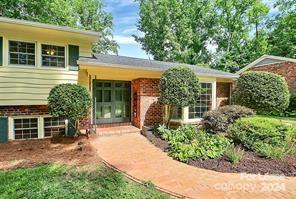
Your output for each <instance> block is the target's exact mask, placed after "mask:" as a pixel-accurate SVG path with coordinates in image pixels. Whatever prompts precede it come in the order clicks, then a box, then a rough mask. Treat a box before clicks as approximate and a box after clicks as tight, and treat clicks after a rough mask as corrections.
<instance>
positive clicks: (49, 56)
mask: <svg viewBox="0 0 296 199" xmlns="http://www.w3.org/2000/svg"><path fill="white" fill-rule="evenodd" d="M41 48H42V66H47V67H58V68H64V67H65V47H63V46H53V45H45V44H42V45H41Z"/></svg>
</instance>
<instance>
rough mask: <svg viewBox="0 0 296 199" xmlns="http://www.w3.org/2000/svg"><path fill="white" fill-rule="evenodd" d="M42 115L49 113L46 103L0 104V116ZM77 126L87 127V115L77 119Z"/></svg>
mask: <svg viewBox="0 0 296 199" xmlns="http://www.w3.org/2000/svg"><path fill="white" fill-rule="evenodd" d="M30 115H31V116H43V115H49V113H48V107H47V105H18V106H0V116H7V117H12V116H30ZM79 122H80V123H79V128H80V129H86V128H88V127H89V116H87V117H85V118H83V119H81V120H80V121H79Z"/></svg>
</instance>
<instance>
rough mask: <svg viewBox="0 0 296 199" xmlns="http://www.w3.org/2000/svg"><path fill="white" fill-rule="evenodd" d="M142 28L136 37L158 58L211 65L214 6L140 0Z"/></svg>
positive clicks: (161, 0)
mask: <svg viewBox="0 0 296 199" xmlns="http://www.w3.org/2000/svg"><path fill="white" fill-rule="evenodd" d="M138 1H139V3H140V19H139V22H138V29H139V30H140V31H141V32H143V33H144V36H143V37H141V36H135V38H136V40H137V41H138V42H139V43H141V44H142V48H143V49H144V50H145V51H146V52H147V53H149V54H151V55H153V57H154V59H156V60H160V61H176V62H183V63H188V64H197V63H208V62H209V61H210V54H209V52H208V50H207V44H208V42H209V41H210V40H209V39H210V37H209V35H211V34H212V29H211V27H212V26H213V18H212V17H213V12H212V9H213V6H214V5H213V3H212V1H210V0H203V1H179V0H138Z"/></svg>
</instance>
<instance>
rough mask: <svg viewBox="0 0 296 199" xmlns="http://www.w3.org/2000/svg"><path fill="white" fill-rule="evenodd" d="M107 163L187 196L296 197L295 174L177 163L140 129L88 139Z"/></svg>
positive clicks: (139, 178)
mask: <svg viewBox="0 0 296 199" xmlns="http://www.w3.org/2000/svg"><path fill="white" fill-rule="evenodd" d="M91 143H92V145H93V146H94V147H95V148H96V149H97V152H98V154H99V156H100V157H101V158H102V159H103V160H104V161H106V162H107V163H108V164H110V165H112V166H114V167H116V168H117V169H118V170H120V171H122V172H124V173H126V174H127V175H129V176H132V177H133V178H135V179H138V180H142V181H147V180H150V181H152V182H153V183H154V184H155V185H156V186H157V187H159V188H160V189H164V190H166V191H168V192H173V193H177V194H178V195H182V196H186V197H189V198H207V199H208V198H240V199H241V198H269V199H270V198H296V177H270V176H269V178H268V176H267V177H265V179H264V178H263V177H262V176H259V175H243V176H242V175H240V174H231V173H218V172H215V171H211V170H205V169H199V168H195V167H192V166H188V165H186V164H183V163H180V162H178V161H175V160H173V159H172V158H170V157H168V156H167V155H166V153H164V152H162V151H161V150H160V149H158V148H156V147H155V146H153V145H152V144H151V143H150V142H149V141H148V140H147V139H146V138H145V137H144V136H142V135H141V134H139V133H131V134H124V135H112V136H105V137H104V136H101V137H100V136H98V137H96V138H94V139H92V141H91Z"/></svg>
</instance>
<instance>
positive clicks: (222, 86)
mask: <svg viewBox="0 0 296 199" xmlns="http://www.w3.org/2000/svg"><path fill="white" fill-rule="evenodd" d="M231 87H232V83H224V82H217V85H216V88H217V90H216V95H217V98H216V103H217V104H216V105H217V108H218V107H219V106H225V105H228V104H230V93H231Z"/></svg>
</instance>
